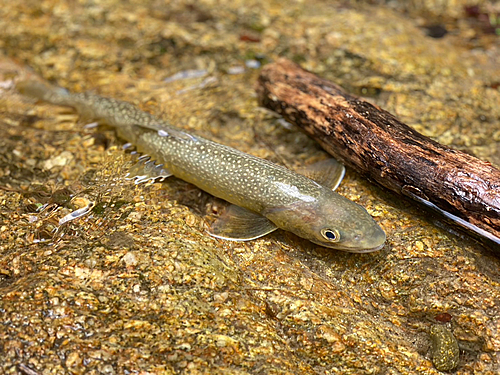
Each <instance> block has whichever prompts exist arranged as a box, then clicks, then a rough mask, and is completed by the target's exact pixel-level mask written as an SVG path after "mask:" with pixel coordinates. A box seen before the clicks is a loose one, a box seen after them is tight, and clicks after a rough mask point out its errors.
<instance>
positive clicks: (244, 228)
mask: <svg viewBox="0 0 500 375" xmlns="http://www.w3.org/2000/svg"><path fill="white" fill-rule="evenodd" d="M276 229H278V228H277V227H276V225H274V224H273V222H271V221H270V220H269V219H267V218H265V217H264V216H261V215H259V214H257V213H255V212H252V211H249V210H247V209H245V208H242V207H239V206H236V205H234V204H232V205H230V206H229V207H228V208H227V209H226V212H224V213H223V214H222V215H221V216H220V217H219V218H218V219H217V220H216V221H215V222H214V223H213V224H212V226H211V227H210V229H209V230H208V233H209V234H210V235H211V236H214V237H217V238H221V239H225V240H231V241H249V240H254V239H256V238H259V237H262V236H265V235H266V234H268V233H271V232H273V231H275V230H276Z"/></svg>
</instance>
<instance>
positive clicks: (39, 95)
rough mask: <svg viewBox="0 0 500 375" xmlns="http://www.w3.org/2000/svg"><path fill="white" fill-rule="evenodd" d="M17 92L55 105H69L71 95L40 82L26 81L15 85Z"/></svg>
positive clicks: (59, 88)
mask: <svg viewBox="0 0 500 375" xmlns="http://www.w3.org/2000/svg"><path fill="white" fill-rule="evenodd" d="M16 88H17V90H18V91H19V92H20V93H21V94H23V95H26V96H29V97H32V98H35V99H38V100H43V101H45V102H48V103H52V104H56V105H71V104H72V103H71V94H70V92H69V91H68V90H66V89H64V88H62V87H56V86H52V85H49V84H46V83H43V82H40V81H35V80H27V81H20V82H18V83H17V84H16Z"/></svg>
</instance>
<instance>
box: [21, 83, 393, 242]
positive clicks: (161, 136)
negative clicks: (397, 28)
mask: <svg viewBox="0 0 500 375" xmlns="http://www.w3.org/2000/svg"><path fill="white" fill-rule="evenodd" d="M18 89H19V91H21V92H22V93H24V94H26V95H29V96H32V97H36V98H38V99H41V100H44V101H47V102H50V103H52V104H56V105H65V106H71V107H74V108H76V109H77V111H78V112H79V113H80V114H81V115H84V116H85V117H86V118H92V119H97V120H100V121H103V122H105V123H107V124H109V125H111V126H114V127H115V128H116V130H117V133H118V135H119V136H120V137H122V138H124V139H125V140H127V141H128V142H130V143H132V144H134V145H135V146H136V147H137V148H138V150H139V151H140V152H142V153H145V154H148V155H150V156H151V158H152V159H154V160H156V161H157V162H159V163H163V165H164V168H165V169H166V170H168V172H169V174H172V175H174V176H176V177H178V178H180V179H182V180H184V181H187V182H190V183H192V184H194V185H196V186H197V187H199V188H200V189H202V190H205V191H206V192H208V193H210V194H212V195H214V196H216V197H219V198H222V199H224V200H226V201H228V202H230V203H232V204H233V205H234V206H231V207H230V209H228V211H227V212H226V214H224V215H222V216H221V217H220V218H219V219H218V220H217V221H216V222H215V223H214V225H213V226H212V228H211V229H210V234H212V235H214V236H215V237H220V238H226V239H231V240H241V241H244V240H250V239H253V238H258V237H261V236H263V235H265V234H267V233H270V232H272V231H273V230H275V229H276V228H281V229H285V230H288V231H290V232H292V233H295V234H296V235H298V236H300V237H303V238H306V239H308V240H310V241H312V242H314V243H316V244H319V245H322V246H325V247H330V248H335V249H339V250H344V251H349V252H370V251H375V250H379V249H380V248H382V247H383V245H384V243H385V239H386V236H385V233H384V232H383V230H382V229H381V228H380V227H379V226H378V225H377V223H376V222H375V221H374V220H373V218H372V217H371V216H370V215H369V214H368V212H367V211H366V210H365V209H364V208H363V207H361V206H359V205H358V204H356V203H354V202H352V201H350V200H348V199H346V198H345V197H343V196H341V195H339V194H337V193H335V192H334V191H332V189H331V188H330V187H328V186H324V185H322V184H320V183H318V182H316V181H314V180H312V179H310V178H308V177H306V176H304V175H302V174H299V173H296V172H294V171H291V170H289V169H287V168H284V167H282V166H280V165H277V164H274V163H272V162H270V161H268V160H265V159H261V158H257V157H255V156H252V155H249V154H246V153H243V152H241V151H238V150H236V149H234V148H231V147H228V146H225V145H222V144H219V143H216V142H213V141H210V140H207V139H204V138H202V137H199V136H196V135H191V134H189V133H187V132H185V131H182V130H180V129H177V128H175V127H173V126H171V125H170V124H169V123H168V122H166V121H163V120H160V119H158V118H156V117H155V116H153V115H151V114H149V113H147V112H144V111H141V110H140V109H139V108H137V107H136V106H134V105H132V104H130V103H127V102H124V101H120V100H116V99H111V98H105V97H101V96H98V95H94V94H89V93H69V92H68V91H66V90H65V89H62V88H54V87H50V86H48V85H45V84H43V83H40V82H35V81H27V82H21V83H19V84H18ZM332 163H336V162H334V161H333V162H332ZM332 165H337V166H338V164H330V167H331V166H332ZM342 168H343V167H342ZM326 169H327V170H328V168H326ZM330 169H331V168H330ZM334 169H335V168H334ZM337 171H338V169H337ZM342 176H343V169H342V175H341V176H340V179H341V178H342Z"/></svg>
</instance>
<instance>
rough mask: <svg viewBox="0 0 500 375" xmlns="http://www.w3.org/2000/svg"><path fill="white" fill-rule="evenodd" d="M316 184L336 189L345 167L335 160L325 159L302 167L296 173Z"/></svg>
mask: <svg viewBox="0 0 500 375" xmlns="http://www.w3.org/2000/svg"><path fill="white" fill-rule="evenodd" d="M297 173H300V174H302V175H304V176H306V177H308V178H310V179H311V180H314V181H316V182H317V183H318V184H320V185H323V186H326V187H329V188H331V189H332V190H335V189H337V187H338V186H339V185H340V182H341V181H342V179H343V178H344V175H345V167H344V166H343V165H342V164H340V163H339V162H338V161H337V160H335V159H332V158H330V159H326V160H322V161H319V162H317V163H314V164H311V165H308V166H306V167H303V168H301V169H299V170H298V171H297Z"/></svg>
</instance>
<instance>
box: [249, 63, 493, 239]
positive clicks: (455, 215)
mask: <svg viewBox="0 0 500 375" xmlns="http://www.w3.org/2000/svg"><path fill="white" fill-rule="evenodd" d="M256 90H257V94H258V97H259V101H260V104H261V105H263V106H265V107H267V108H269V109H271V110H273V111H276V112H277V113H279V114H281V115H282V116H283V117H284V118H285V119H286V120H287V121H289V122H291V123H293V124H296V125H298V126H300V127H301V128H302V129H303V130H304V131H305V132H306V133H307V134H309V135H310V136H311V137H312V138H314V139H315V140H316V141H318V142H319V143H320V144H321V146H322V147H323V148H324V149H325V150H326V151H327V152H329V153H330V154H331V155H333V156H334V157H335V158H336V159H338V160H341V161H342V162H343V163H345V164H346V165H347V166H349V167H351V168H353V169H355V170H356V171H358V172H359V173H361V174H362V175H364V176H366V177H368V178H369V179H371V180H373V181H375V182H377V183H378V184H380V185H382V186H383V187H385V188H388V189H390V190H392V191H394V192H396V193H398V194H402V195H405V196H408V197H411V198H413V199H415V200H416V201H418V202H420V203H422V204H424V205H426V206H428V207H431V208H433V209H435V210H437V211H439V212H440V213H441V214H443V215H444V216H445V217H447V218H448V219H451V220H453V222H454V223H456V224H458V225H459V226H461V227H462V228H464V229H466V230H467V231H469V232H471V233H473V234H475V235H478V236H480V237H481V238H486V239H488V240H489V241H493V242H494V243H495V244H500V170H498V169H497V168H495V167H493V166H492V165H491V163H489V162H486V161H483V160H480V159H478V158H476V157H474V156H471V155H469V154H466V153H464V152H461V151H458V150H454V149H452V148H449V147H446V146H444V145H441V144H439V143H437V142H435V141H433V140H432V139H430V138H428V137H425V136H424V135H422V134H420V133H418V132H417V131H415V130H414V129H412V128H410V127H409V126H408V125H406V124H404V123H402V122H401V121H399V120H398V119H397V118H396V117H394V116H393V115H392V114H390V113H389V112H387V111H385V110H383V109H382V108H380V107H378V106H376V105H373V104H370V103H368V102H366V101H364V100H362V99H360V98H359V97H356V96H354V95H351V94H349V93H347V92H345V91H344V90H343V89H342V88H341V87H339V86H337V85H336V84H334V83H332V82H330V81H328V80H325V79H322V78H320V77H318V76H316V75H315V74H313V73H311V72H308V71H306V70H304V69H302V68H301V67H300V66H298V65H296V64H295V63H293V62H291V61H289V60H286V59H280V60H278V61H276V62H274V63H272V64H269V65H267V66H265V67H264V68H263V70H262V72H261V74H260V76H259V79H258V82H257V86H256Z"/></svg>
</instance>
